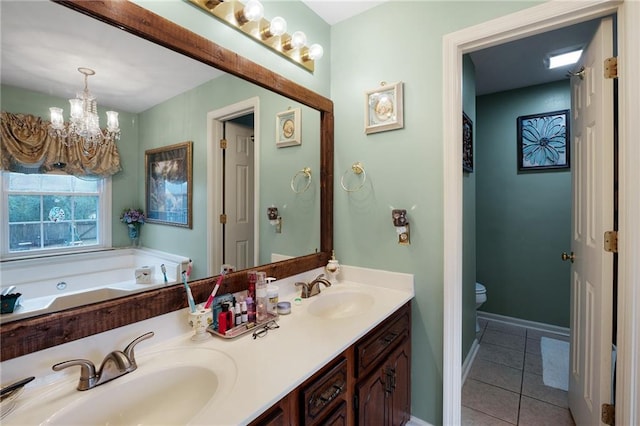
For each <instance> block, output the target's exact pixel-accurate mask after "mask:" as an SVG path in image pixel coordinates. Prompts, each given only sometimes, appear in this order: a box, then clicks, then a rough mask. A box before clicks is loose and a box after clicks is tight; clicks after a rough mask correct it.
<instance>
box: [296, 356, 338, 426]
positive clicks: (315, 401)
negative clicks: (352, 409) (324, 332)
mask: <svg viewBox="0 0 640 426" xmlns="http://www.w3.org/2000/svg"><path fill="white" fill-rule="evenodd" d="M346 392H347V360H346V359H345V358H341V360H340V361H339V362H338V363H337V364H336V365H335V366H334V367H333V368H331V369H329V370H328V371H326V372H325V373H321V374H320V375H319V376H318V377H317V378H314V379H313V380H312V381H311V383H310V384H309V385H308V386H305V387H304V389H303V390H302V392H301V399H302V403H303V412H302V417H303V419H304V421H303V424H314V423H315V422H316V421H318V420H321V419H322V417H323V416H324V415H326V414H327V413H328V412H329V410H330V409H331V408H332V407H334V406H335V404H336V403H337V401H340V400H344V395H345V394H346Z"/></svg>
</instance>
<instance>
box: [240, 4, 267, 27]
mask: <svg viewBox="0 0 640 426" xmlns="http://www.w3.org/2000/svg"><path fill="white" fill-rule="evenodd" d="M243 15H244V17H245V18H246V19H247V20H248V21H251V22H255V21H259V20H261V19H262V17H263V16H264V6H262V3H260V2H259V1H258V0H249V1H248V2H247V3H246V4H245V5H244V9H243Z"/></svg>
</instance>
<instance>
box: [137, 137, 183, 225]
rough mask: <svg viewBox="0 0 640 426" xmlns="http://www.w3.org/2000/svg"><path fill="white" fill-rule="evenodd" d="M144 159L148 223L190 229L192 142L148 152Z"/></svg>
mask: <svg viewBox="0 0 640 426" xmlns="http://www.w3.org/2000/svg"><path fill="white" fill-rule="evenodd" d="M144 156H145V189H146V191H145V192H146V197H145V198H146V200H145V201H146V210H147V222H149V223H159V224H162V225H172V226H180V227H184V228H191V226H192V225H191V219H192V211H191V210H192V205H193V203H192V197H193V174H192V173H193V172H192V164H193V163H192V162H193V142H183V143H178V144H175V145H170V146H165V147H161V148H155V149H148V150H146V151H145V152H144Z"/></svg>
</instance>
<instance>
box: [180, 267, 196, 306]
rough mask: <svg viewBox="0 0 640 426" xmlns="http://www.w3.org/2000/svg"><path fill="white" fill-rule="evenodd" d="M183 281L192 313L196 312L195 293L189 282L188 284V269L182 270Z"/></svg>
mask: <svg viewBox="0 0 640 426" xmlns="http://www.w3.org/2000/svg"><path fill="white" fill-rule="evenodd" d="M182 282H183V283H184V288H185V290H187V301H188V302H189V309H191V313H195V311H196V302H194V301H193V294H191V288H190V287H189V284H187V272H186V271H182Z"/></svg>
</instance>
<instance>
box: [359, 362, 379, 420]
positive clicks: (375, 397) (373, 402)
mask: <svg viewBox="0 0 640 426" xmlns="http://www.w3.org/2000/svg"><path fill="white" fill-rule="evenodd" d="M386 378H387V377H386V374H385V373H384V370H383V369H380V370H376V371H375V372H374V373H372V374H371V375H370V376H369V377H368V378H367V379H365V380H364V381H363V382H361V383H360V385H358V388H357V390H356V395H357V397H358V411H357V413H358V417H357V419H356V420H357V424H359V425H362V426H370V425H383V424H385V423H386V421H385V415H386V409H385V406H386V399H387V395H386V393H387V387H386V385H387V384H386Z"/></svg>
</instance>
